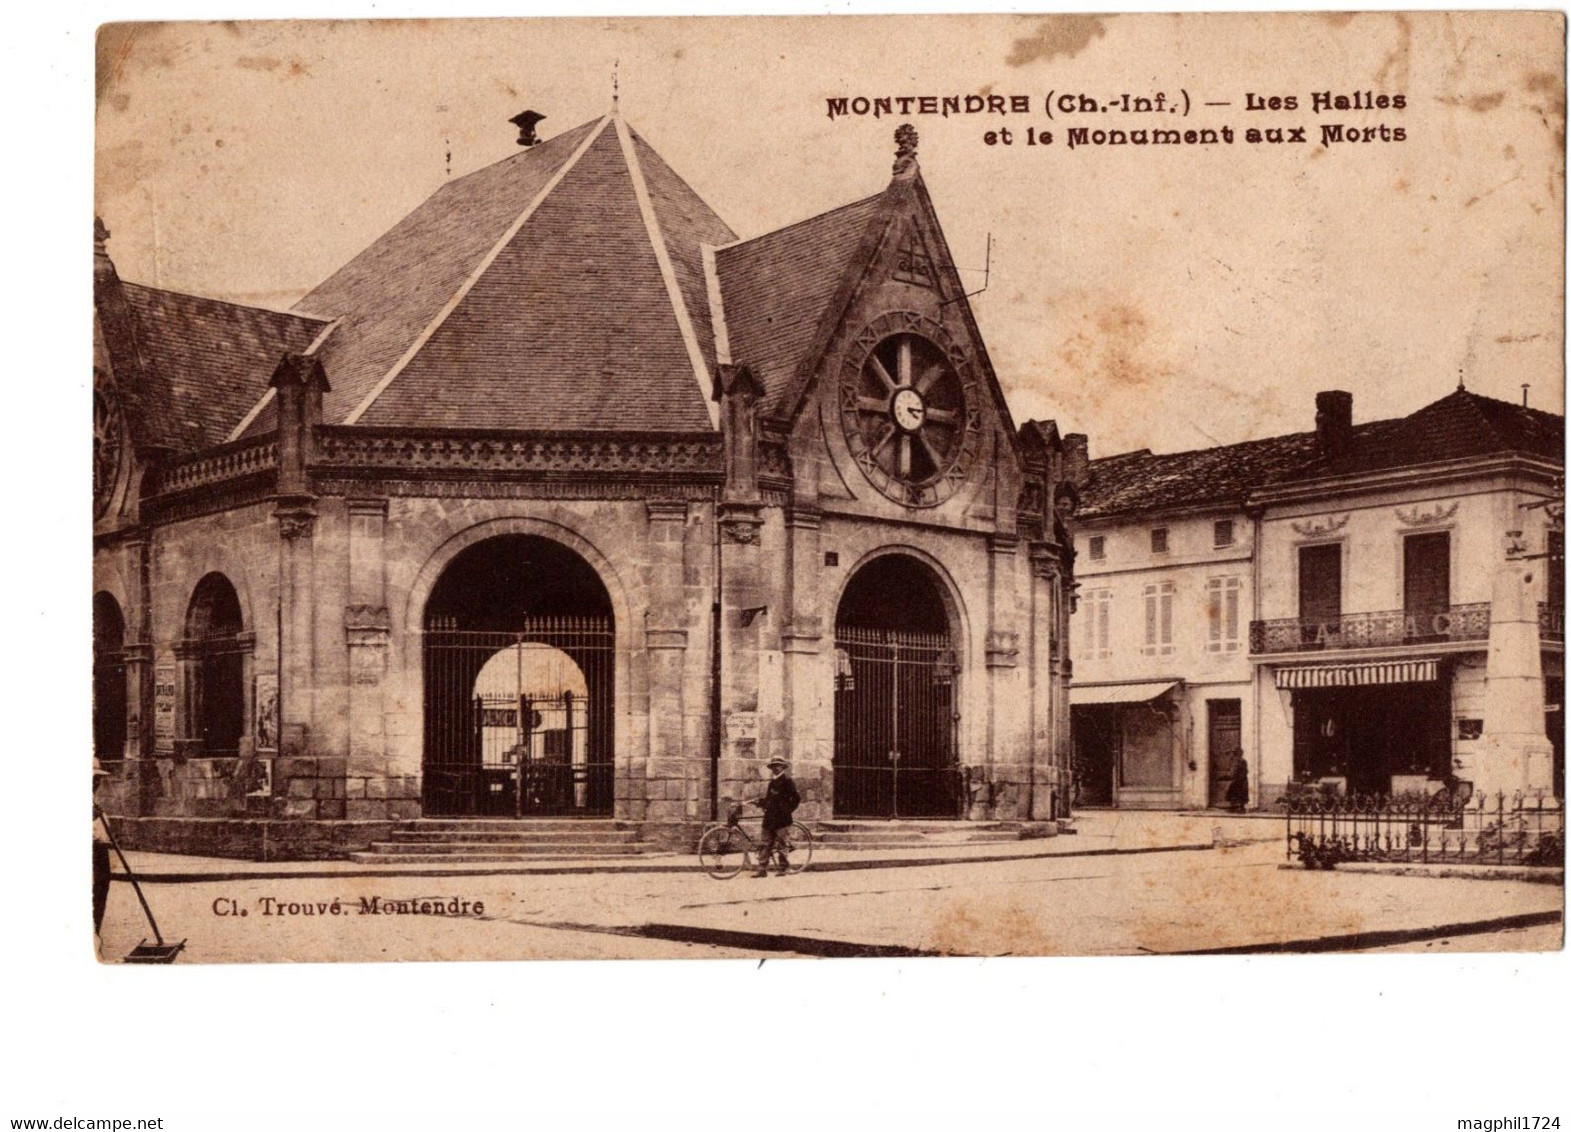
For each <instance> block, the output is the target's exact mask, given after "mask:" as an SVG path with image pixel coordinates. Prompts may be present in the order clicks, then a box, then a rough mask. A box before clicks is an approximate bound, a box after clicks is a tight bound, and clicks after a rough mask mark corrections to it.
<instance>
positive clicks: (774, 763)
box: [764, 755, 791, 767]
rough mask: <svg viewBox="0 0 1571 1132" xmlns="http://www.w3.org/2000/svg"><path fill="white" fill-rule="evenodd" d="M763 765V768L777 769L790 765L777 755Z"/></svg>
mask: <svg viewBox="0 0 1571 1132" xmlns="http://www.w3.org/2000/svg"><path fill="white" fill-rule="evenodd" d="M764 765H765V766H768V767H777V766H790V765H791V764H790V763H788V762H786V761H785V760H784V759H783V758H781V757H780V756H779V755H776V756H775V757H774V758H772V759H770V760H769V761H768V762H767V763H765V764H764Z"/></svg>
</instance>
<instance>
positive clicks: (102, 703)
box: [93, 593, 126, 762]
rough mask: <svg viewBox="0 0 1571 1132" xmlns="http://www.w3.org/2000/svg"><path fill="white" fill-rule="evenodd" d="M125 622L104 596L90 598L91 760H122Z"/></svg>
mask: <svg viewBox="0 0 1571 1132" xmlns="http://www.w3.org/2000/svg"><path fill="white" fill-rule="evenodd" d="M125 713H126V692H125V618H124V617H122V616H121V615H120V604H119V602H117V601H115V599H114V598H112V597H110V596H109V595H108V594H106V593H98V594H94V595H93V757H95V758H97V759H101V760H104V761H106V762H107V761H112V760H119V759H123V758H125Z"/></svg>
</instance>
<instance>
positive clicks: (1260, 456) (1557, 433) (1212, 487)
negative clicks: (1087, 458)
mask: <svg viewBox="0 0 1571 1132" xmlns="http://www.w3.org/2000/svg"><path fill="white" fill-rule="evenodd" d="M1564 447H1565V420H1564V418H1563V417H1559V416H1556V415H1555V414H1553V413H1546V412H1543V411H1542V410H1538V409H1529V408H1524V407H1523V406H1520V405H1513V404H1511V403H1510V402H1508V401H1499V400H1496V399H1494V398H1492V397H1484V396H1481V395H1479V394H1477V393H1472V392H1469V391H1467V390H1461V389H1459V390H1457V391H1456V392H1454V393H1451V394H1449V395H1448V396H1446V397H1443V398H1441V399H1440V400H1439V401H1435V402H1433V403H1432V404H1429V405H1425V406H1424V407H1423V408H1421V409H1419V410H1418V411H1416V412H1414V413H1411V414H1409V415H1408V416H1405V417H1398V418H1395V419H1391V420H1382V421H1370V422H1369V423H1367V424H1362V425H1355V426H1354V427H1353V430H1352V436H1351V440H1350V443H1349V445H1348V448H1347V450H1346V452H1344V453H1343V454H1341V455H1340V456H1339V457H1338V458H1336V459H1332V458H1331V457H1330V456H1329V455H1328V454H1327V453H1326V451H1325V449H1324V448H1323V447H1322V445H1321V443H1320V441H1319V440H1318V439H1317V437H1316V434H1315V433H1313V432H1299V433H1291V434H1289V435H1286V436H1273V437H1267V438H1265V439H1263V440H1249V441H1245V442H1243V443H1241V444H1225V445H1221V446H1219V447H1216V448H1201V449H1197V450H1194V451H1190V452H1172V453H1164V454H1153V453H1152V452H1150V451H1149V450H1141V451H1139V452H1126V453H1123V454H1120V455H1117V456H1107V457H1104V458H1102V459H1099V460H1092V461H1091V467H1090V477H1089V480H1088V482H1087V484H1086V487H1085V490H1084V492H1083V493H1082V499H1081V505H1080V508H1079V510H1078V511H1077V515H1078V517H1079V518H1082V519H1093V518H1099V517H1103V516H1108V515H1117V514H1124V513H1128V512H1137V511H1151V510H1163V509H1167V508H1173V507H1192V506H1205V505H1207V504H1213V503H1215V504H1229V503H1231V504H1242V503H1243V501H1244V499H1245V497H1246V496H1247V495H1248V494H1249V493H1250V492H1253V491H1258V490H1260V489H1262V488H1267V487H1271V486H1273V485H1278V484H1284V483H1290V482H1294V481H1299V480H1309V479H1317V478H1321V477H1325V476H1338V475H1353V474H1358V473H1363V472H1371V471H1382V470H1388V469H1397V468H1407V467H1418V466H1422V465H1424V464H1433V463H1439V462H1442V461H1447V460H1456V459H1462V458H1466V457H1475V456H1488V455H1495V454H1506V453H1524V454H1526V455H1531V456H1540V457H1543V458H1546V459H1550V460H1554V461H1557V462H1558V461H1560V460H1561V459H1563V453H1564Z"/></svg>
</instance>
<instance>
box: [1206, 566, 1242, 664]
mask: <svg viewBox="0 0 1571 1132" xmlns="http://www.w3.org/2000/svg"><path fill="white" fill-rule="evenodd" d="M1243 591H1244V580H1243V579H1242V578H1238V577H1232V578H1209V579H1207V580H1206V622H1207V626H1206V651H1207V652H1216V653H1229V652H1237V651H1238V648H1239V612H1238V603H1239V598H1240V596H1241V595H1242V594H1243Z"/></svg>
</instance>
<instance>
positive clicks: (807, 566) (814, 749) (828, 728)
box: [780, 504, 834, 821]
mask: <svg viewBox="0 0 1571 1132" xmlns="http://www.w3.org/2000/svg"><path fill="white" fill-rule="evenodd" d="M785 525H786V538H787V548H786V554H787V556H788V557H787V569H786V573H787V585H788V591H787V592H788V594H789V601H790V607H789V609H788V610H787V611H786V612H785V613H784V614H783V615H782V620H783V621H784V622H785V627H784V628H783V629H781V631H780V647H781V651H782V652H783V653H784V665H785V712H786V726H787V728H788V729H789V730H788V733H787V750H786V758H788V759H789V760H790V761H791V776H792V778H794V779H795V780H796V784H797V786H798V787H799V788H800V790H801V793H802V809H801V811H800V812H799V816H800V817H801V818H802V819H803V820H804V821H817V820H822V819H824V818H827V817H829V815H830V809H831V802H832V799H831V797H830V794H831V792H832V785H831V784H832V782H833V762H834V732H833V721H834V708H833V705H832V704H831V703H828V702H825V699H824V697H825V695H832V694H833V693H832V692H831V691H830V689H831V688H832V679H833V677H832V676H830V675H829V673H828V667H829V666H830V665H832V664H833V657H832V656H828V655H826V654H827V653H828V648H827V647H826V646H825V645H824V614H823V600H824V598H823V587H822V586H821V585H820V584H819V578H820V575H821V574H822V572H823V551H822V549H821V548H822V539H821V538H820V529H821V527H822V515H821V513H820V512H819V510H818V509H817V508H816V507H810V506H805V505H802V504H797V505H794V506H792V507H791V508H790V509H789V510H788V511H787V512H786V517H785Z"/></svg>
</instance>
